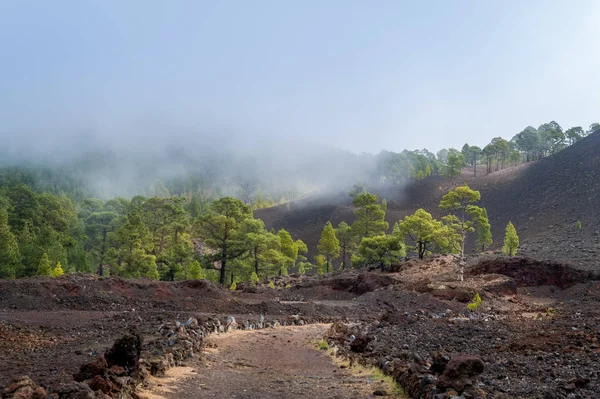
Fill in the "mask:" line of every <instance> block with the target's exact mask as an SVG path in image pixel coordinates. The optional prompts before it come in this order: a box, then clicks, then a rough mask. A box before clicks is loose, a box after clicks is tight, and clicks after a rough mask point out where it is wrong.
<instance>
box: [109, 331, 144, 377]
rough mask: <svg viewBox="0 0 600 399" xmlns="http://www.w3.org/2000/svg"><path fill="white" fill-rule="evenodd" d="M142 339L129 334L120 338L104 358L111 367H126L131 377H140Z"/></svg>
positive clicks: (136, 335) (137, 335)
mask: <svg viewBox="0 0 600 399" xmlns="http://www.w3.org/2000/svg"><path fill="white" fill-rule="evenodd" d="M141 352H142V337H141V336H140V335H139V334H128V335H125V336H124V337H122V338H119V339H118V340H117V341H116V342H115V343H114V345H113V346H112V348H110V349H109V350H107V351H106V353H105V354H104V357H105V358H106V362H107V363H108V366H109V367H112V366H121V367H124V368H125V369H126V370H127V371H128V373H129V375H131V376H133V377H139V372H140V354H141Z"/></svg>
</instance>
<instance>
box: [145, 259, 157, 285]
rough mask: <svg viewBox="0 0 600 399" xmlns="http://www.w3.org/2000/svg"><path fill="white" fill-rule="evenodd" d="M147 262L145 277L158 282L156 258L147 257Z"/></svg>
mask: <svg viewBox="0 0 600 399" xmlns="http://www.w3.org/2000/svg"><path fill="white" fill-rule="evenodd" d="M149 258H150V259H149V262H148V270H146V277H148V278H151V279H152V280H158V278H159V274H158V268H157V266H156V258H155V257H154V256H152V255H150V256H149Z"/></svg>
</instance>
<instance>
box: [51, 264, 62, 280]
mask: <svg viewBox="0 0 600 399" xmlns="http://www.w3.org/2000/svg"><path fill="white" fill-rule="evenodd" d="M63 274H65V272H64V271H63V269H62V265H61V264H60V262H56V266H54V269H52V273H51V274H50V276H51V277H59V276H62V275H63Z"/></svg>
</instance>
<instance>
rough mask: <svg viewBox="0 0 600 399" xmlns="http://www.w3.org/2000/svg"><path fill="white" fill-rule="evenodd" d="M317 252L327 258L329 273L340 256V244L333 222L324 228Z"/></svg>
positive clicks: (327, 271) (326, 267)
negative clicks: (333, 261)
mask: <svg viewBox="0 0 600 399" xmlns="http://www.w3.org/2000/svg"><path fill="white" fill-rule="evenodd" d="M317 251H318V253H319V255H323V257H324V258H325V272H326V273H329V267H330V266H331V261H332V260H333V259H336V258H338V257H339V256H340V242H339V240H338V239H337V237H336V236H335V230H334V229H333V226H332V225H331V222H327V223H326V224H325V227H324V228H323V232H322V233H321V239H320V240H319V244H318V246H317Z"/></svg>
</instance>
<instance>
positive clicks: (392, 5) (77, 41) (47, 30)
mask: <svg viewBox="0 0 600 399" xmlns="http://www.w3.org/2000/svg"><path fill="white" fill-rule="evenodd" d="M599 21H600V2H598V1H596V0H577V1H551V0H546V1H541V0H539V1H538V0H528V1H516V0H506V1H493V0H486V1H467V0H456V1H450V0H444V1H416V0H415V1H411V2H408V1H399V0H394V1H392V0H390V1H383V0H378V1H372V2H367V1H352V0H345V1H341V0H320V1H317V0H305V1H291V0H290V1H287V0H279V1H275V0H274V1H260V0H253V1H242V0H240V1H200V0H197V1H178V0H173V1H166V0H165V1H152V0H146V1H133V0H130V1H127V0H121V1H116V0H115V1H113V0H97V1H91V0H87V1H86V0H72V1H66V0H54V1H43V0H37V1H27V0H18V1H17V0H14V1H10V0H7V1H1V2H0V137H2V138H4V139H7V138H8V139H10V138H12V139H14V138H15V137H28V138H31V137H34V138H36V139H39V140H42V139H41V137H42V136H43V137H46V138H51V139H57V138H58V137H75V136H79V135H90V134H91V135H95V136H97V137H99V138H101V139H104V140H108V141H116V140H120V139H122V138H123V137H126V136H135V137H139V136H153V137H154V136H161V137H170V136H171V135H178V137H186V135H193V136H201V135H202V134H214V135H221V136H223V137H246V138H249V139H250V140H253V141H262V140H271V139H272V138H273V137H277V138H279V139H291V140H294V141H310V142H316V143H323V144H327V145H331V146H335V147H340V148H344V149H349V150H352V151H355V152H361V151H368V152H378V151H379V150H381V149H388V150H394V151H400V150H402V149H404V148H408V149H415V148H424V147H427V148H429V149H430V150H432V151H435V150H438V149H440V148H443V147H451V146H454V147H460V146H462V144H463V143H464V142H469V143H471V144H477V145H485V144H486V143H487V142H488V141H489V140H490V139H491V138H492V137H495V136H503V137H505V138H511V137H512V136H513V135H514V134H516V133H518V132H519V131H521V130H522V129H523V128H524V127H526V126H527V125H534V126H538V125H539V124H541V123H544V122H548V121H550V120H556V121H557V122H559V123H560V124H561V125H562V126H563V127H564V128H568V127H571V126H573V125H583V126H584V127H587V126H588V125H589V124H590V123H592V122H597V121H600V73H599V71H600V22H599ZM151 138H152V137H151ZM42 141H43V140H42ZM234 144H235V143H234Z"/></svg>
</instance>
